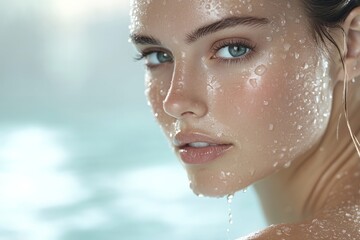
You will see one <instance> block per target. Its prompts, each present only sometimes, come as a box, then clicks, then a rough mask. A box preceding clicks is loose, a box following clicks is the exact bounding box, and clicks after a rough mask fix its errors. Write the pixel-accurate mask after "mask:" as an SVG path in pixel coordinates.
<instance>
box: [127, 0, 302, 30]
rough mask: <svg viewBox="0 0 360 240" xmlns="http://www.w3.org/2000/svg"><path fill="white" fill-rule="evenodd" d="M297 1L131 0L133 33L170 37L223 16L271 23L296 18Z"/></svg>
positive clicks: (298, 14)
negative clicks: (251, 18) (156, 33)
mask: <svg viewBox="0 0 360 240" xmlns="http://www.w3.org/2000/svg"><path fill="white" fill-rule="evenodd" d="M299 2H300V0H220V1H219V0H198V1H194V0H132V8H131V9H132V10H131V14H130V15H131V25H130V30H131V32H132V33H138V32H141V33H147V32H149V31H150V32H151V34H153V32H154V31H155V30H159V31H161V32H162V34H164V32H166V33H168V34H169V35H171V34H175V33H178V32H179V31H181V32H182V31H184V32H189V31H192V30H193V29H194V27H199V26H201V25H204V24H207V23H209V22H211V21H217V20H220V19H221V18H224V17H225V16H227V17H228V16H232V15H234V16H255V17H261V18H268V19H269V20H270V21H275V22H276V21H286V20H289V19H295V18H299V16H301V15H302V12H303V11H302V10H303V8H302V7H301V5H300V4H299Z"/></svg>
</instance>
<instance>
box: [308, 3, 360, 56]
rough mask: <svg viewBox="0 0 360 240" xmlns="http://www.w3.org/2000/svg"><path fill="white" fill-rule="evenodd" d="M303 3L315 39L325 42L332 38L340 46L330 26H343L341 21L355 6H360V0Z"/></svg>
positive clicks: (331, 40)
mask: <svg viewBox="0 0 360 240" xmlns="http://www.w3.org/2000/svg"><path fill="white" fill-rule="evenodd" d="M303 4H304V6H305V10H306V12H307V14H308V17H309V19H310V26H311V28H312V29H313V33H314V37H315V39H316V40H317V41H318V42H321V43H325V40H326V39H327V40H330V42H332V43H333V44H335V46H336V47H337V48H338V46H337V45H336V43H335V41H334V39H333V38H332V37H331V35H330V33H329V31H328V30H329V29H330V28H341V27H340V25H341V23H343V22H344V21H345V19H346V17H347V16H348V15H349V13H350V12H351V11H352V10H353V9H354V8H356V7H358V6H360V1H359V0H303ZM319 40H320V41H319ZM338 50H339V48H338Z"/></svg>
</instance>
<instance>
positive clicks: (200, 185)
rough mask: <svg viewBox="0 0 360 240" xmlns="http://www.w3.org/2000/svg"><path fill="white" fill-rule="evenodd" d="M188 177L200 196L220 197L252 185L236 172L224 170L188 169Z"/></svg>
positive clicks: (195, 192) (194, 190)
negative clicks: (236, 174)
mask: <svg viewBox="0 0 360 240" xmlns="http://www.w3.org/2000/svg"><path fill="white" fill-rule="evenodd" d="M188 178H189V181H190V188H191V189H192V191H193V192H194V194H196V195H198V196H207V197H218V198H220V197H224V196H228V195H231V194H234V193H235V192H238V191H240V190H242V189H245V188H246V187H248V186H249V185H250V183H249V184H246V183H245V182H244V181H243V180H241V179H240V178H239V177H237V176H235V175H234V174H231V173H230V174H229V173H228V174H227V173H225V172H223V171H220V173H215V174H214V173H212V172H211V171H209V170H206V169H202V170H200V171H196V172H193V171H188Z"/></svg>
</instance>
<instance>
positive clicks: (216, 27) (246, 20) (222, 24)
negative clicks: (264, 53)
mask: <svg viewBox="0 0 360 240" xmlns="http://www.w3.org/2000/svg"><path fill="white" fill-rule="evenodd" d="M269 23H270V20H269V19H267V18H257V17H235V16H234V17H228V18H223V19H221V20H219V21H216V22H214V23H211V24H209V25H205V26H203V27H200V28H199V29H197V30H195V31H194V32H192V33H190V34H188V35H187V37H186V41H187V42H188V43H192V42H195V41H196V40H198V39H199V38H202V37H204V36H206V35H209V34H211V33H215V32H218V31H220V30H223V29H226V28H232V27H236V26H239V25H244V26H251V27H260V26H263V25H266V24H269Z"/></svg>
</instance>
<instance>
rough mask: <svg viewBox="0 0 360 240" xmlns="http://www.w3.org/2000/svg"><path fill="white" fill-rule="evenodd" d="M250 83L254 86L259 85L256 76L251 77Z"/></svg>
mask: <svg viewBox="0 0 360 240" xmlns="http://www.w3.org/2000/svg"><path fill="white" fill-rule="evenodd" d="M249 83H250V85H251V86H252V87H253V88H257V86H258V84H257V80H256V78H252V79H250V80H249Z"/></svg>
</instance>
